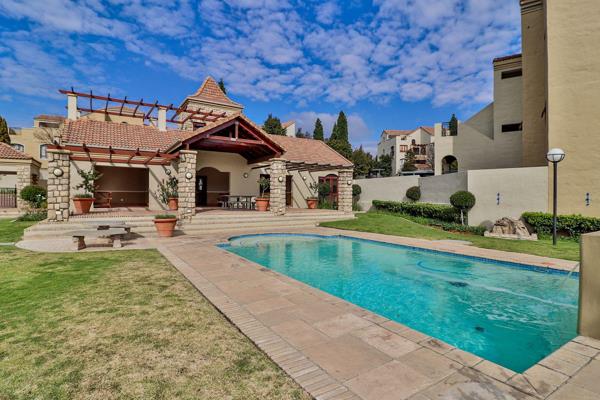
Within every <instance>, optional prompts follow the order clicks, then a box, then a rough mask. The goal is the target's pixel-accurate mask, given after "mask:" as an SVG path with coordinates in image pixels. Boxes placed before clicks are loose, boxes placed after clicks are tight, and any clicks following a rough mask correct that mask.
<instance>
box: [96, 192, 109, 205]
mask: <svg viewBox="0 0 600 400" xmlns="http://www.w3.org/2000/svg"><path fill="white" fill-rule="evenodd" d="M94 197H95V198H96V200H95V201H94V207H97V208H112V192H99V191H97V192H95V193H94Z"/></svg>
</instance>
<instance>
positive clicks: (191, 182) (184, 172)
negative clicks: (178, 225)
mask: <svg viewBox="0 0 600 400" xmlns="http://www.w3.org/2000/svg"><path fill="white" fill-rule="evenodd" d="M197 156H198V152H196V151H195V150H181V151H180V152H179V166H178V170H177V180H178V181H179V184H178V186H177V191H178V193H179V219H180V220H181V221H185V220H188V221H189V220H191V219H192V217H193V216H194V215H196V158H197Z"/></svg>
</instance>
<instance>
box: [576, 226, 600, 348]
mask: <svg viewBox="0 0 600 400" xmlns="http://www.w3.org/2000/svg"><path fill="white" fill-rule="evenodd" d="M580 241H581V266H580V268H579V323H578V327H577V332H578V333H579V334H580V335H583V336H589V337H592V338H594V339H599V340H600V232H594V233H587V234H585V235H581V239H580Z"/></svg>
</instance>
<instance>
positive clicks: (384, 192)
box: [354, 176, 419, 211]
mask: <svg viewBox="0 0 600 400" xmlns="http://www.w3.org/2000/svg"><path fill="white" fill-rule="evenodd" d="M354 183H355V184H357V185H360V187H361V189H362V193H361V195H360V200H359V202H358V203H359V204H360V206H361V207H362V209H363V210H364V211H367V210H369V209H370V208H371V206H372V202H373V200H389V201H406V200H408V199H407V198H406V190H407V189H408V188H409V187H411V186H418V185H419V177H418V176H391V177H389V178H374V179H356V180H355V181H354Z"/></svg>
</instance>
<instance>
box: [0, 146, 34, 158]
mask: <svg viewBox="0 0 600 400" xmlns="http://www.w3.org/2000/svg"><path fill="white" fill-rule="evenodd" d="M0 159H8V160H30V159H31V157H29V156H28V155H27V154H25V153H23V152H20V151H18V150H15V149H13V148H12V146H11V145H10V144H6V143H3V142H0Z"/></svg>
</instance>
